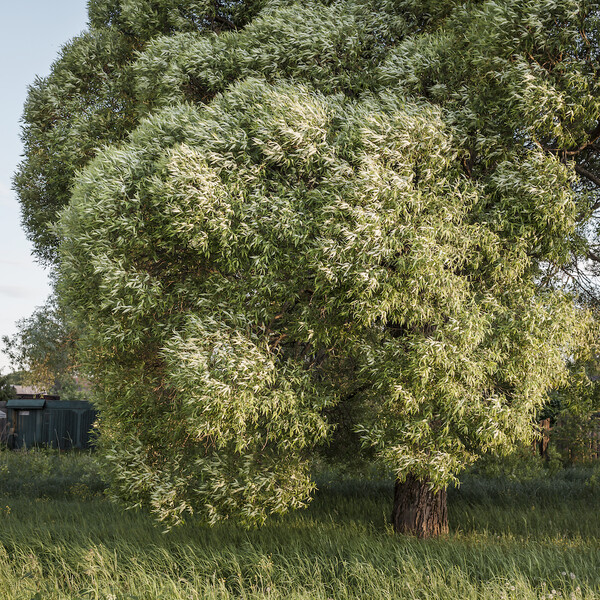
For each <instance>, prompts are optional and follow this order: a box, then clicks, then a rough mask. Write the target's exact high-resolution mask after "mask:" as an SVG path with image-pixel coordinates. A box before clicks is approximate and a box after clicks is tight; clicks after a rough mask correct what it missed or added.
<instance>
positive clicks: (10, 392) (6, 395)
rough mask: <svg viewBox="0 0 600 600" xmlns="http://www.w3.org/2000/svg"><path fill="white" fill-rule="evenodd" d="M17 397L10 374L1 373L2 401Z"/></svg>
mask: <svg viewBox="0 0 600 600" xmlns="http://www.w3.org/2000/svg"><path fill="white" fill-rule="evenodd" d="M14 397H15V388H14V386H13V384H12V381H11V377H10V375H2V374H0V402H2V401H4V400H10V399H11V398H14Z"/></svg>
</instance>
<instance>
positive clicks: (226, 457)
mask: <svg viewBox="0 0 600 600" xmlns="http://www.w3.org/2000/svg"><path fill="white" fill-rule="evenodd" d="M183 6H184V3H174V4H173V5H170V4H168V3H160V4H159V3H156V5H155V4H154V3H153V4H152V5H151V6H150V5H148V4H147V3H142V2H127V3H125V2H123V3H107V2H98V3H94V4H92V5H91V6H90V8H91V10H92V13H91V14H95V15H96V17H94V18H93V19H92V20H91V30H90V34H91V35H99V33H98V32H99V31H100V26H99V25H98V23H101V24H102V25H101V27H105V26H107V30H106V31H107V32H111V34H112V32H116V33H115V34H119V35H121V34H122V35H123V36H125V37H124V38H123V39H127V40H129V39H131V36H133V37H134V38H135V39H139V40H140V42H139V45H138V46H137V47H136V50H139V52H138V53H137V54H135V55H134V54H128V55H127V57H126V58H125V59H123V61H122V63H120V64H122V65H124V66H123V70H122V71H118V70H115V71H114V73H112V71H111V73H109V74H108V75H107V78H106V81H108V82H113V81H114V82H118V83H119V85H121V83H122V82H124V81H125V80H127V82H128V84H127V85H128V87H127V90H128V92H127V107H124V108H118V107H116V106H115V107H113V108H112V109H111V110H110V111H109V112H110V114H111V115H113V116H115V118H117V115H120V114H121V112H122V113H123V115H126V114H131V115H133V116H132V117H131V119H130V120H128V121H127V122H123V121H120V125H118V126H117V125H116V124H112V121H111V122H110V123H108V124H107V127H105V128H106V132H104V131H103V132H102V133H101V135H100V136H99V137H95V136H94V135H89V132H88V133H86V132H85V131H83V133H82V134H78V136H77V139H79V138H80V137H81V139H83V140H84V141H85V140H87V142H86V143H88V142H89V144H90V148H91V151H90V152H89V153H88V154H87V155H86V156H83V154H82V153H80V152H78V151H75V152H74V155H76V156H78V157H80V156H83V158H81V159H80V160H81V162H80V163H79V164H78V168H79V167H83V166H84V165H87V166H86V168H85V169H83V170H82V171H81V173H80V174H79V175H78V176H77V177H76V179H75V180H74V179H73V174H74V173H75V169H73V170H71V171H70V172H68V173H67V177H65V179H64V180H63V181H62V182H61V183H60V185H59V186H58V187H57V190H60V191H61V193H63V196H61V197H59V196H60V195H59V194H58V192H57V193H56V194H50V195H49V197H51V198H52V200H51V203H48V206H49V205H50V204H52V207H53V208H52V210H53V211H54V212H53V213H52V214H51V215H50V218H48V215H49V214H50V213H45V212H44V211H45V208H43V207H44V202H43V201H41V196H38V197H36V198H34V200H32V202H30V203H29V206H31V207H33V208H32V214H36V215H39V216H40V219H42V220H43V221H44V223H46V222H47V221H48V220H50V221H53V220H55V218H56V211H57V209H58V208H59V207H60V206H63V205H64V203H65V202H66V199H67V198H68V197H71V202H70V205H69V207H68V208H67V209H66V210H65V211H64V212H63V213H62V216H61V218H60V223H59V226H58V228H57V229H55V230H54V231H58V232H59V238H60V239H61V240H62V242H61V244H62V245H61V273H62V275H61V277H62V283H61V288H60V289H61V295H62V297H63V299H64V301H65V302H67V303H68V305H69V306H70V307H71V310H73V314H74V318H75V323H76V329H77V331H78V334H79V336H80V349H81V353H82V363H83V364H84V365H85V366H86V369H87V370H88V371H89V372H90V373H91V374H92V376H93V378H94V381H95V383H96V384H97V386H98V398H99V400H98V401H99V403H100V406H101V408H102V412H103V415H104V417H103V423H104V441H105V444H106V446H105V455H106V456H107V458H108V460H109V462H110V463H111V464H112V465H113V474H114V489H115V491H116V492H117V493H118V494H119V495H121V496H122V497H124V498H125V499H126V500H127V501H129V502H132V503H141V504H145V505H148V506H150V507H151V508H152V510H154V511H155V513H156V514H157V515H158V517H159V518H161V519H167V520H175V521H176V520H177V519H180V518H182V516H183V515H184V514H186V512H192V511H199V512H200V513H201V514H203V515H204V517H205V518H207V519H208V520H210V521H214V520H215V519H218V518H223V517H226V516H232V515H237V516H242V517H243V518H244V519H246V520H248V521H257V520H258V521H260V520H261V519H263V518H264V517H265V516H266V515H267V514H269V513H270V512H273V511H279V510H284V509H285V508H287V507H288V506H290V505H291V506H296V505H299V504H301V503H302V502H303V500H304V499H305V498H307V497H308V494H309V493H310V487H311V484H310V481H309V479H308V477H307V475H306V466H305V463H306V454H307V452H308V450H309V449H310V448H311V447H312V446H313V445H314V444H315V443H317V442H319V441H320V440H322V439H323V437H324V436H326V435H327V430H328V426H327V422H326V420H325V419H324V418H323V414H324V413H323V411H324V409H326V408H327V407H331V406H334V405H341V404H345V403H348V402H351V403H352V405H353V412H354V415H355V418H356V420H357V430H358V431H360V433H361V436H362V439H363V441H364V443H365V444H368V445H370V447H371V448H372V449H373V450H374V451H375V452H376V453H377V455H378V456H379V457H380V458H381V459H382V460H384V461H385V462H386V463H387V464H388V465H390V466H391V467H392V468H393V469H394V470H395V472H396V473H397V476H398V483H397V486H396V502H395V508H394V514H393V518H394V524H395V527H396V529H397V530H399V531H404V530H409V531H414V532H417V533H419V534H421V535H426V534H430V533H438V532H443V531H445V530H446V528H447V522H446V517H445V499H444V489H445V486H446V485H447V484H448V483H449V482H450V481H452V480H453V479H454V478H455V477H456V474H457V473H459V472H460V470H461V469H462V468H464V466H465V465H467V464H469V463H470V462H472V461H473V460H475V459H476V458H477V456H478V455H479V453H480V452H482V451H484V450H486V449H489V448H496V449H501V448H503V447H507V446H510V445H511V444H512V443H513V442H514V441H515V440H517V439H522V438H526V437H527V436H528V435H530V432H531V428H530V420H531V418H532V416H533V414H534V413H535V411H536V409H537V408H538V407H539V406H540V405H541V404H542V403H543V402H544V399H545V394H546V390H547V389H548V388H549V387H551V386H553V385H556V384H557V383H558V382H559V381H560V380H561V378H563V377H564V375H565V368H564V357H565V356H566V355H567V354H568V352H570V348H571V346H572V342H573V339H574V336H575V338H577V337H581V334H580V333H579V332H578V327H577V326H578V325H581V326H583V324H584V323H585V321H586V319H585V318H581V315H580V313H578V310H577V309H576V308H575V307H574V305H573V303H572V302H571V301H570V300H569V299H568V298H567V297H565V296H564V295H563V293H562V292H561V290H564V288H565V282H566V281H567V283H569V282H570V283H572V284H573V285H576V286H578V287H579V288H580V289H581V288H582V286H583V287H584V288H585V285H584V284H585V280H584V279H583V277H582V276H581V275H582V271H581V269H580V265H581V264H582V261H586V260H588V259H590V258H591V259H593V257H594V240H595V239H596V238H595V237H594V236H595V231H594V216H595V214H596V210H597V208H598V206H597V205H596V202H595V198H596V187H595V185H596V182H595V180H594V177H595V175H594V173H595V169H596V158H595V156H596V154H595V153H596V147H595V144H596V138H597V137H598V134H597V129H598V116H599V110H600V108H599V107H600V105H599V102H598V93H597V75H596V67H595V64H596V58H597V47H598V45H597V40H596V38H595V37H594V36H595V32H597V31H598V27H597V25H598V22H597V21H598V7H597V5H596V4H594V3H588V2H584V1H567V2H562V3H560V5H559V6H557V5H556V3H554V2H550V1H548V2H532V1H525V0H505V1H503V2H493V3H492V2H471V3H467V4H464V3H458V2H456V3H455V2H436V1H433V0H431V1H429V2H426V3H422V2H420V3H415V2H412V1H409V0H406V1H398V2H369V1H358V2H357V1H355V0H348V1H346V2H340V3H337V4H335V5H324V4H321V3H317V2H315V3H308V4H306V3H304V4H302V5H297V4H290V5H285V4H281V3H268V4H265V5H264V6H259V5H254V4H249V5H246V4H245V3H244V4H243V6H242V5H236V8H235V10H236V11H241V10H242V7H243V8H244V12H243V14H244V17H243V18H241V20H239V21H235V19H234V15H233V13H232V14H231V15H229V16H225V15H223V14H220V15H219V16H220V17H223V18H225V19H226V20H229V21H230V22H231V24H233V26H231V25H228V26H227V27H223V28H222V27H220V26H219V27H216V26H215V23H217V22H219V23H222V19H221V18H220V19H213V20H212V21H211V20H210V19H209V18H208V17H206V18H204V17H203V18H201V19H198V18H196V17H194V18H193V19H191V20H188V21H185V23H187V25H186V26H185V27H183V26H181V27H180V26H179V25H177V26H172V27H171V28H170V29H168V28H167V29H166V28H165V27H164V26H163V25H161V26H160V27H158V26H156V24H157V23H161V24H164V23H165V22H169V23H170V22H172V21H169V19H171V18H172V17H173V15H177V14H179V15H180V16H181V15H182V14H183V13H182V9H183ZM149 8H152V10H149ZM138 9H139V10H138ZM142 9H143V10H142ZM155 9H156V11H158V12H157V13H156V14H160V15H163V16H164V18H163V17H160V18H155V17H154V16H152V15H154V13H153V12H152V11H153V10H155ZM163 9H165V11H166V12H164V11H163ZM246 9H247V10H246ZM223 10H225V9H223ZM231 10H233V9H231ZM93 11H96V12H93ZM161 11H163V12H161ZM184 12H185V11H184ZM186 14H187V15H188V16H189V14H190V13H189V12H188V13H186ZM194 14H196V13H194ZM199 14H208V13H199ZM211 14H212V13H211ZM236 14H237V13H236ZM98 15H104V16H103V17H102V18H100V17H98ZM147 15H151V17H150V19H149V20H148V17H147ZM235 18H237V17H235ZM94 19H96V20H94ZM97 19H100V20H99V21H98V20H97ZM164 19H167V21H165V20H164ZM184 20H185V19H184ZM173 22H174V21H173ZM177 22H180V21H177ZM190 23H193V26H189V24H190ZM223 25H225V24H223ZM188 26H189V27H188ZM215 29H218V30H219V34H218V35H215V34H214V33H213V30H215ZM226 29H227V30H226ZM161 33H162V34H163V35H159V34H161ZM136 36H137V37H136ZM76 63H77V64H80V61H78V60H76ZM60 71H61V68H60V66H59V63H57V66H56V67H55V70H54V73H53V74H52V75H51V76H50V79H52V77H53V76H55V74H58V73H59V72H60ZM109 71H110V69H109ZM125 73H126V74H127V75H126V77H125V75H124V74H125ZM100 80H101V81H105V79H104V76H103V75H101V74H100ZM111 85H112V83H111ZM115 85H116V83H115ZM59 88H61V89H64V90H68V89H70V88H69V86H68V85H66V84H65V85H63V86H60V85H59ZM102 89H103V90H108V91H105V92H102V94H104V95H102V94H100V95H98V94H95V93H94V94H91V95H86V94H82V93H80V92H78V91H77V90H75V93H74V96H73V98H74V99H75V100H77V99H78V98H82V99H83V100H85V102H89V109H86V110H83V111H78V110H76V107H75V105H73V107H72V108H70V109H69V111H70V112H73V113H74V114H77V115H80V114H81V115H83V117H82V118H84V120H86V123H87V122H88V121H87V119H88V116H86V115H94V114H96V111H97V110H98V109H99V108H102V107H105V106H106V105H107V102H109V101H112V99H113V97H114V96H115V93H114V92H113V90H112V88H106V87H104V88H102ZM34 96H35V90H32V92H31V94H30V98H31V99H32V100H31V101H33V98H34ZM86 99H87V100H86ZM42 106H43V103H42ZM128 111H129V112H128ZM143 116H147V117H148V118H145V119H142V120H141V121H140V118H141V117H143ZM111 118H112V117H111ZM119 118H120V117H119ZM44 123H45V122H44ZM59 123H63V125H64V126H65V127H66V128H67V131H69V132H74V131H75V130H74V129H72V128H71V125H70V124H68V120H67V119H63V120H62V121H60V120H59ZM138 123H139V126H137V128H135V129H133V128H134V126H136V125H137V124H138ZM38 125H39V118H38V116H37V114H36V113H35V112H34V111H30V112H29V113H27V112H26V129H25V139H26V142H28V144H29V145H28V146H27V159H26V161H25V163H24V166H23V168H22V170H21V172H20V174H19V175H18V176H17V180H16V181H17V187H18V188H19V189H21V190H28V189H30V187H29V186H35V185H37V184H36V183H35V182H36V181H37V182H39V181H41V182H44V185H45V183H46V182H47V178H48V177H49V176H50V174H51V173H53V172H58V170H54V171H53V170H52V169H51V168H50V167H48V166H47V165H41V166H40V168H39V169H38V171H35V172H31V173H29V172H28V171H27V169H28V165H30V164H33V163H32V161H34V156H35V152H34V151H33V149H34V142H33V140H34V137H35V136H34V134H35V135H38V133H37V132H38V130H39V132H40V134H39V135H40V138H39V139H40V140H42V141H43V142H44V143H48V141H49V140H50V139H51V138H50V137H49V136H48V135H47V132H48V131H50V132H51V131H54V124H52V125H51V126H48V124H47V123H46V124H45V125H44V127H41V128H40V127H39V126H38ZM121 125H122V126H121ZM56 131H58V130H57V129H56ZM69 135H70V134H69ZM28 136H29V137H28ZM111 136H114V137H111ZM36 139H37V138H36ZM75 139H76V138H75V137H72V138H71V137H69V136H68V135H67V136H62V137H61V138H57V139H53V140H52V143H53V144H57V146H58V148H57V150H56V151H57V152H59V151H61V148H64V149H65V151H69V152H73V148H75V146H74V145H73V142H72V141H69V140H75ZM118 140H126V141H124V143H123V144H121V145H116V146H113V147H109V148H107V149H105V150H102V151H100V146H101V145H102V144H104V143H107V142H111V141H112V142H114V141H118ZM92 155H95V156H96V158H94V159H93V160H91V161H90V158H91V157H92ZM42 156H44V154H43V153H42ZM36 174H37V175H36ZM39 174H44V176H42V177H39ZM73 182H74V186H73V188H71V185H72V184H73ZM71 189H72V195H71ZM23 194H24V193H23V192H21V197H22V198H23V202H24V207H25V208H24V211H25V215H27V210H28V209H27V208H26V205H27V202H28V200H27V199H26V196H24V195H23ZM26 219H27V216H26ZM44 227H46V225H44ZM34 229H35V228H32V227H30V232H32V233H31V234H32V235H33V236H34V237H35V238H36V239H37V240H38V241H39V244H40V246H39V247H40V252H45V251H46V249H47V250H48V256H51V255H52V252H53V250H52V248H53V246H52V243H53V242H52V241H51V240H50V239H45V238H44V235H46V233H44V232H47V231H52V230H51V229H50V230H49V229H47V228H46V229H44V232H42V233H39V234H38V233H36V232H35V231H34ZM578 270H579V271H578ZM574 275H577V277H575V276H574ZM565 276H567V277H569V278H570V279H568V280H566V279H565ZM585 289H586V291H587V290H589V289H590V288H589V286H588V287H587V288H585ZM283 456H285V460H283V459H282V457H283ZM434 505H435V507H436V508H435V509H432V507H433V506H434ZM407 506H410V510H403V508H406V507H407ZM421 509H423V510H421ZM430 509H431V510H430ZM426 514H429V515H431V516H430V518H429V520H428V519H427V518H426V517H425V515H426Z"/></svg>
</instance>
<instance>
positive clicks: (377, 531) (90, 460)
mask: <svg viewBox="0 0 600 600" xmlns="http://www.w3.org/2000/svg"><path fill="white" fill-rule="evenodd" d="M599 474H600V471H597V470H596V471H595V470H594V469H591V468H588V469H582V468H580V469H568V470H561V471H559V472H557V473H555V474H553V475H549V474H545V473H541V474H539V475H538V476H536V477H533V478H530V479H528V480H527V481H525V482H519V481H511V480H510V479H508V478H506V477H491V478H490V477H482V476H481V475H479V476H476V475H471V476H469V477H466V478H465V480H464V481H463V483H462V485H461V486H460V488H458V489H453V490H451V493H450V496H449V515H450V529H451V532H450V534H449V535H448V536H446V537H444V538H442V539H436V540H426V541H422V540H417V539H414V538H411V537H404V536H397V535H395V534H394V533H393V532H392V531H391V528H390V526H389V524H388V514H389V511H390V508H391V506H390V503H391V494H392V485H391V482H389V481H374V480H365V479H360V480H357V479H355V480H352V479H344V478H341V477H339V476H337V477H333V478H332V477H329V478H328V479H323V480H322V481H321V483H320V486H319V491H318V493H317V494H316V497H315V499H314V501H313V502H312V503H311V505H310V507H309V508H308V509H306V510H304V511H299V512H294V513H291V514H288V515H285V516H283V517H278V518H275V519H273V520H271V521H269V522H268V524H267V525H266V526H264V527H262V528H260V529H257V530H249V531H248V530H245V529H243V528H240V527H238V526H237V525H236V524H234V523H224V524H221V525H218V526H216V527H213V528H207V527H204V526H200V525H198V524H195V523H193V522H188V523H186V524H185V525H184V526H183V527H180V528H178V529H175V530H173V531H170V532H168V533H163V532H162V530H161V528H159V527H156V526H155V524H154V522H153V521H152V519H150V518H149V517H148V516H147V515H146V514H144V513H143V512H140V511H136V510H123V509H122V508H120V507H119V506H117V505H115V504H113V503H111V502H110V501H109V500H108V499H107V498H106V497H105V494H104V485H103V483H102V481H101V479H100V476H99V472H98V468H97V466H96V464H95V459H94V456H93V455H91V454H83V453H82V454H77V453H73V454H61V455H59V454H52V453H44V452H29V453H22V452H7V451H3V452H0V599H1V600H5V599H6V600H34V599H35V600H63V599H64V600H66V599H69V600H75V599H78V600H79V599H81V600H83V599H85V600H142V599H144V600H157V599H164V600H167V599H168V600H171V599H186V600H187V599H190V600H192V599H200V598H202V599H204V598H208V599H225V598H236V599H237V598H244V599H258V598H261V599H262V598H265V599H267V598H268V599H273V600H275V599H280V598H286V599H292V600H295V599H317V600H325V599H338V598H339V599H345V598H365V599H375V600H377V599H384V598H386V599H390V600H391V599H394V600H395V599H404V598H406V599H408V598H410V599H429V598H443V599H445V600H453V599H471V598H472V599H476V598H477V599H479V598H484V599H504V598H505V599H512V598H523V599H533V598H535V599H544V600H546V599H550V598H564V599H569V600H575V599H577V600H579V599H584V598H585V599H588V598H589V599H591V598H598V599H600V481H599V479H600V475H599Z"/></svg>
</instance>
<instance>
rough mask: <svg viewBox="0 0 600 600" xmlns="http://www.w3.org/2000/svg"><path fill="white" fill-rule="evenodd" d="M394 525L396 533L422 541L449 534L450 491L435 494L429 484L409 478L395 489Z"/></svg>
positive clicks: (397, 484)
mask: <svg viewBox="0 0 600 600" xmlns="http://www.w3.org/2000/svg"><path fill="white" fill-rule="evenodd" d="M392 525H393V526H394V531H395V532H396V533H408V534H411V535H416V536H417V537H420V538H426V537H434V536H438V535H441V534H444V533H448V509H447V503H446V489H443V490H440V491H439V492H432V491H431V490H430V489H429V483H428V482H427V481H423V480H420V479H417V478H416V477H414V476H413V475H408V476H407V478H406V480H405V481H403V482H402V483H400V482H399V481H396V485H395V487H394V508H393V509H392Z"/></svg>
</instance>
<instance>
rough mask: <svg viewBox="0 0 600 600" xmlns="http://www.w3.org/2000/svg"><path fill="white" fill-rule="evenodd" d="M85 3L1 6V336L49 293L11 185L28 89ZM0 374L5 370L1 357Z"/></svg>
mask: <svg viewBox="0 0 600 600" xmlns="http://www.w3.org/2000/svg"><path fill="white" fill-rule="evenodd" d="M86 22H87V7H86V0H18V1H17V2H10V1H9V0H0V56H2V60H1V61H0V82H2V84H1V93H0V225H1V227H0V231H1V234H0V336H3V335H10V334H12V333H14V332H15V331H16V328H15V322H16V321H17V320H18V319H21V318H23V317H27V316H29V315H30V314H31V313H32V312H33V310H34V308H35V307H36V306H39V305H41V304H43V303H44V301H45V300H46V298H47V296H48V293H49V286H48V277H47V275H46V273H45V271H44V269H42V268H41V267H40V266H39V265H38V264H37V263H36V262H35V261H34V259H33V258H32V256H31V244H30V243H29V242H28V241H27V239H26V238H25V234H24V233H23V231H22V229H21V216H20V208H19V204H18V202H17V199H16V197H15V194H14V193H13V192H12V190H11V179H12V174H13V173H14V171H15V169H16V167H17V164H18V163H19V162H20V160H21V159H20V156H21V154H22V146H21V141H20V139H19V133H20V119H21V115H22V112H23V103H24V102H25V97H26V95H27V86H28V85H30V84H31V83H32V82H33V80H34V79H35V76H36V75H39V76H42V77H43V76H45V75H47V74H48V73H49V72H50V66H51V64H52V63H53V62H54V60H55V59H56V57H57V56H58V52H59V50H60V48H61V47H62V46H63V44H64V43H65V42H67V41H68V40H70V39H71V38H73V37H74V36H76V35H77V34H79V33H80V32H81V31H83V30H84V29H85V28H86ZM0 370H1V371H2V372H3V373H7V372H8V371H9V370H10V369H9V364H8V360H7V358H6V357H5V356H4V354H2V353H0Z"/></svg>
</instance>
